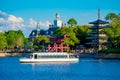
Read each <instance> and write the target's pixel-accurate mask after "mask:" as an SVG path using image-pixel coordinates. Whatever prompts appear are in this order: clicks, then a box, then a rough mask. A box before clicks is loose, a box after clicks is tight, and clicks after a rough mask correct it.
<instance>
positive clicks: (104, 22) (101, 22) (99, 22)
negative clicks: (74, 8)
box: [89, 19, 109, 24]
mask: <svg viewBox="0 0 120 80" xmlns="http://www.w3.org/2000/svg"><path fill="white" fill-rule="evenodd" d="M108 23H109V22H107V21H103V20H100V19H98V20H96V21H93V22H89V24H108Z"/></svg>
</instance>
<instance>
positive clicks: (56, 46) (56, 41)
mask: <svg viewBox="0 0 120 80" xmlns="http://www.w3.org/2000/svg"><path fill="white" fill-rule="evenodd" d="M67 36H68V35H67V34H64V35H61V36H58V37H50V39H52V40H53V46H52V47H51V46H50V45H48V52H50V51H51V48H53V50H54V52H58V51H59V50H60V51H59V52H63V49H66V52H68V51H69V45H68V44H67V45H65V46H64V45H63V42H64V39H65V38H66V37H67Z"/></svg>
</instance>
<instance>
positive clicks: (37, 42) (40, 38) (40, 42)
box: [34, 35, 50, 48]
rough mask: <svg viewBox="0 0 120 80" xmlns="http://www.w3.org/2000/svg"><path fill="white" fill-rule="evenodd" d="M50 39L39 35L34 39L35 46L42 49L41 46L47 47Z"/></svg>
mask: <svg viewBox="0 0 120 80" xmlns="http://www.w3.org/2000/svg"><path fill="white" fill-rule="evenodd" d="M49 42H50V41H49V38H48V37H46V36H45V35H39V36H37V37H35V39H34V45H37V46H38V47H39V48H40V47H41V46H40V45H42V46H43V47H44V46H45V44H47V43H49Z"/></svg>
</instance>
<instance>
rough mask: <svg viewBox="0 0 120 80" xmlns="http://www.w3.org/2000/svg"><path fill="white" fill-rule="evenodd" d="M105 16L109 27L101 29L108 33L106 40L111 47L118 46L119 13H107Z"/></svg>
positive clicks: (119, 44)
mask: <svg viewBox="0 0 120 80" xmlns="http://www.w3.org/2000/svg"><path fill="white" fill-rule="evenodd" d="M105 18H106V20H110V24H109V26H110V27H109V28H106V29H103V30H102V32H103V33H106V34H107V35H108V41H109V42H110V44H111V47H117V46H120V15H119V14H118V15H117V14H116V13H108V15H107V16H106V17H105Z"/></svg>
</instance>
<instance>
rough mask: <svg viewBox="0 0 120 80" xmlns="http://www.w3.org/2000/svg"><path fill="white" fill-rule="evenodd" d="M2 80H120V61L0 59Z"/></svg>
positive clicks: (0, 78) (0, 77)
mask: <svg viewBox="0 0 120 80" xmlns="http://www.w3.org/2000/svg"><path fill="white" fill-rule="evenodd" d="M0 80H120V60H102V59H100V60H97V59H90V58H81V59H80V61H79V62H78V63H44V64H43V63H40V64H22V63H19V57H6V58H0Z"/></svg>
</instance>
